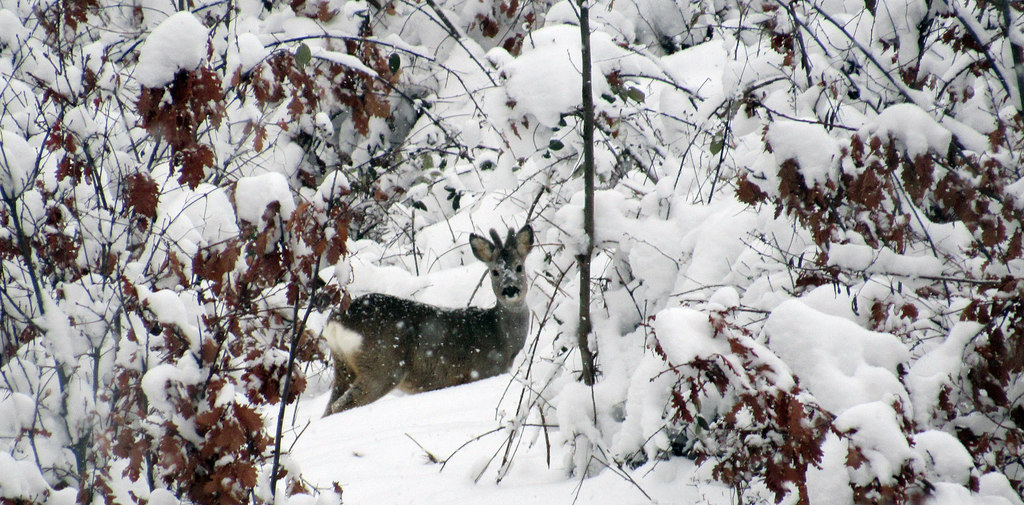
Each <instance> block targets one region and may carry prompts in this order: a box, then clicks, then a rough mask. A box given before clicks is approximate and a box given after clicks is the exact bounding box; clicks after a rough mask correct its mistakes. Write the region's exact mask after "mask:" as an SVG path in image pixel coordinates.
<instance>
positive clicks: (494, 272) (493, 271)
mask: <svg viewBox="0 0 1024 505" xmlns="http://www.w3.org/2000/svg"><path fill="white" fill-rule="evenodd" d="M491 275H493V276H495V277H497V276H498V269H497V268H495V269H494V270H491Z"/></svg>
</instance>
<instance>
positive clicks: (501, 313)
mask: <svg viewBox="0 0 1024 505" xmlns="http://www.w3.org/2000/svg"><path fill="white" fill-rule="evenodd" d="M494 311H495V313H496V314H497V318H498V325H499V326H500V327H501V331H502V333H504V334H505V337H506V338H508V339H509V340H513V341H516V342H519V343H520V344H522V342H523V341H525V340H526V332H527V330H529V326H530V309H529V308H528V307H527V306H526V303H525V302H521V303H516V304H512V305H507V304H503V303H498V304H497V305H496V306H495V307H494Z"/></svg>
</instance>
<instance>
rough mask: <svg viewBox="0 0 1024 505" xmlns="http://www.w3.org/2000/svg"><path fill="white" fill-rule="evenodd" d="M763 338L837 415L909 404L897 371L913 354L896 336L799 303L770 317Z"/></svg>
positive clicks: (781, 307)
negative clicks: (875, 405)
mask: <svg viewBox="0 0 1024 505" xmlns="http://www.w3.org/2000/svg"><path fill="white" fill-rule="evenodd" d="M765 332H766V333H767V335H768V347H769V348H770V349H771V350H772V351H774V352H775V353H776V354H778V355H779V357H780V358H782V360H783V361H785V362H786V364H788V365H789V367H790V369H792V371H793V373H794V374H795V375H796V376H797V377H798V378H799V380H800V383H801V385H803V386H804V388H805V389H807V390H808V391H810V392H811V394H813V395H814V396H815V398H817V400H818V402H819V403H820V404H821V405H822V406H823V407H824V408H825V409H826V410H828V411H829V412H832V413H833V414H837V415H838V414H842V413H843V412H844V411H846V410H847V409H850V408H851V407H854V406H856V405H860V404H865V403H870V402H875V401H891V400H892V399H893V398H894V397H896V398H900V399H903V400H904V402H903V403H904V404H907V403H908V401H907V398H908V395H907V392H906V390H904V389H903V386H902V385H901V384H900V381H899V379H898V378H897V377H896V367H897V365H899V364H901V363H904V362H906V361H907V360H909V359H910V353H909V352H908V351H907V349H906V347H904V345H903V344H902V343H901V342H900V341H899V340H898V339H897V338H896V337H894V336H892V335H889V334H885V333H876V332H873V331H869V330H865V329H864V328H861V327H860V326H858V325H857V324H855V323H853V322H851V321H849V320H847V319H844V318H841V317H837V316H832V315H828V314H825V313H822V312H818V311H817V310H814V309H812V308H811V307H809V306H807V305H806V304H804V303H803V302H802V301H799V300H789V301H786V302H783V303H782V304H781V305H779V306H778V307H777V308H776V309H775V310H774V311H772V314H771V316H770V317H769V318H768V322H767V323H765Z"/></svg>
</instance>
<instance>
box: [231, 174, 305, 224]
mask: <svg viewBox="0 0 1024 505" xmlns="http://www.w3.org/2000/svg"><path fill="white" fill-rule="evenodd" d="M273 202H278V203H280V204H281V217H283V218H284V219H288V218H289V217H290V216H291V215H292V211H294V210H295V200H294V199H293V198H292V192H291V187H290V186H289V185H288V179H286V178H285V176H284V175H281V174H279V173H277V172H270V173H266V174H262V175H254V176H252V177H243V178H241V179H239V180H238V184H237V185H236V186H235V210H236V211H237V212H238V218H239V219H241V220H244V221H248V222H250V223H253V224H256V225H258V226H259V225H261V224H262V223H263V213H264V212H265V211H266V210H267V205H270V204H271V203H273Z"/></svg>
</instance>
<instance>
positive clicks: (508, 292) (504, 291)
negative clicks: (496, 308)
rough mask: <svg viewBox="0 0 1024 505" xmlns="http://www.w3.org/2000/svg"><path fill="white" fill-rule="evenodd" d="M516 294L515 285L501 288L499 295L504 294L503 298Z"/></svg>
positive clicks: (517, 290)
mask: <svg viewBox="0 0 1024 505" xmlns="http://www.w3.org/2000/svg"><path fill="white" fill-rule="evenodd" d="M518 295H519V288H517V287H515V286H508V287H506V288H505V289H502V290H501V296H504V297H505V298H515V297H516V296H518Z"/></svg>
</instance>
